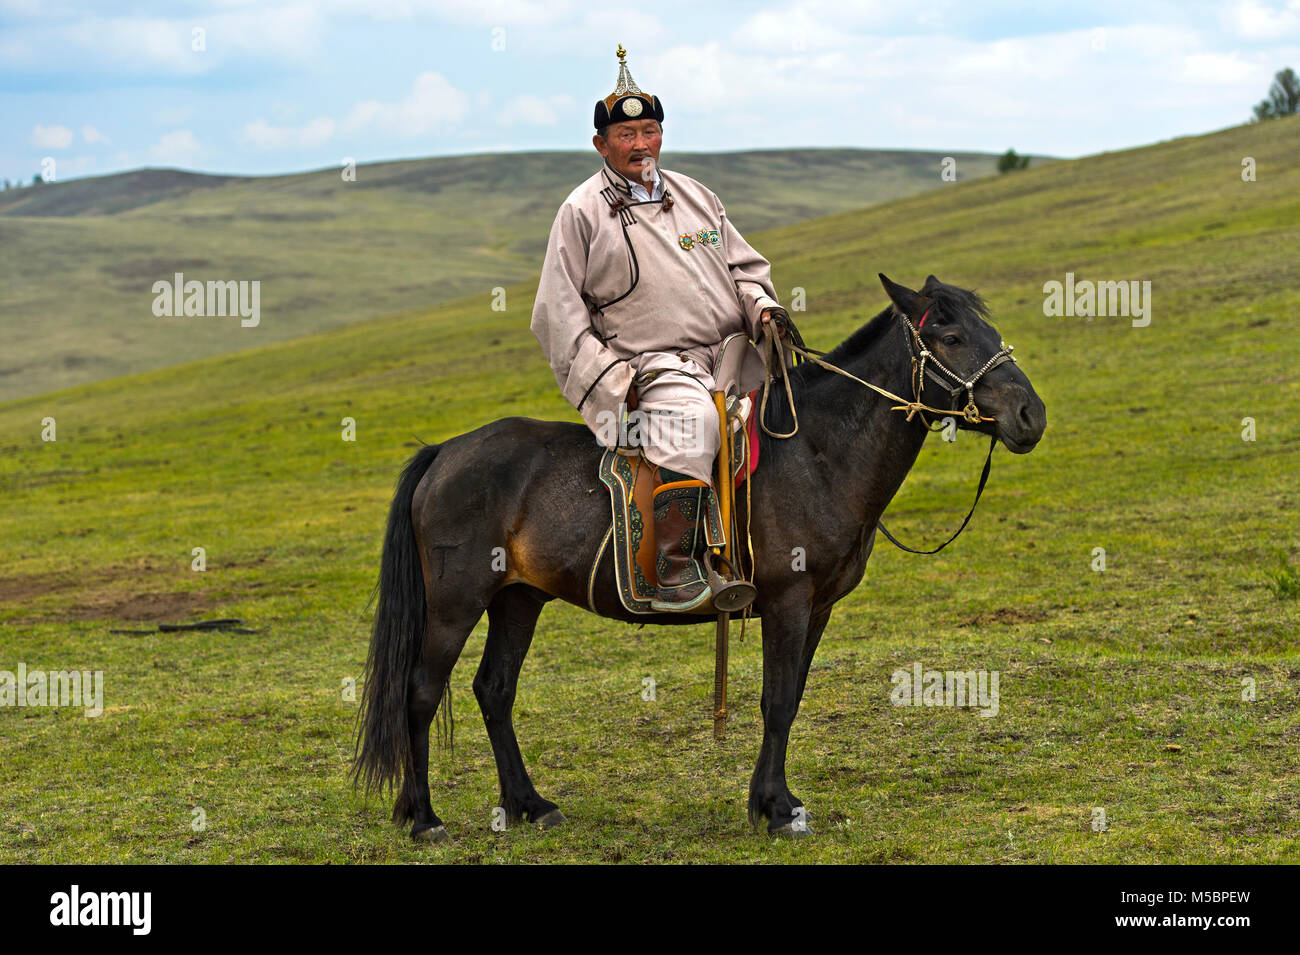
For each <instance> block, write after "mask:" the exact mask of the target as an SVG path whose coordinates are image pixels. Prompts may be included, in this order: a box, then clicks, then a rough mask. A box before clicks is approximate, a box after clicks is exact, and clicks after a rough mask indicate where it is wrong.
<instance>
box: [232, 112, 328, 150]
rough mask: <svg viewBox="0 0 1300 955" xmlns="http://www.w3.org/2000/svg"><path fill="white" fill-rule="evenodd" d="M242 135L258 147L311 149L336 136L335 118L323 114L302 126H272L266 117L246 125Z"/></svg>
mask: <svg viewBox="0 0 1300 955" xmlns="http://www.w3.org/2000/svg"><path fill="white" fill-rule="evenodd" d="M241 135H242V136H243V137H244V139H245V140H247V141H248V142H250V143H252V144H253V145H254V146H256V147H257V148H258V149H288V148H299V149H311V148H314V147H317V146H323V145H325V144H326V143H327V142H329V141H330V139H331V138H333V136H334V120H332V119H329V118H328V117H325V116H322V117H320V118H318V119H313V120H312V121H311V122H310V123H304V124H303V125H301V126H272V125H271V124H270V123H268V122H267V121H266V120H264V119H259V120H255V121H254V122H251V123H249V124H248V125H247V126H245V127H244V129H243V131H242V133H241Z"/></svg>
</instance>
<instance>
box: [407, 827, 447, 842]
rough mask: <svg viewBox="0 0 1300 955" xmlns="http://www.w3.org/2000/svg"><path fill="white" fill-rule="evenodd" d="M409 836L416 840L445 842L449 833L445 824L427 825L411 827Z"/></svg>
mask: <svg viewBox="0 0 1300 955" xmlns="http://www.w3.org/2000/svg"><path fill="white" fill-rule="evenodd" d="M411 838H412V839H414V840H415V841H416V842H446V841H448V840H449V839H451V833H450V832H448V831H447V827H446V826H429V827H428V828H427V829H412V830H411Z"/></svg>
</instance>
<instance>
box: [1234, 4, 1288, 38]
mask: <svg viewBox="0 0 1300 955" xmlns="http://www.w3.org/2000/svg"><path fill="white" fill-rule="evenodd" d="M1231 22H1232V25H1233V26H1234V27H1235V29H1236V32H1237V35H1238V36H1241V37H1243V38H1245V39H1248V40H1280V39H1282V38H1283V37H1284V36H1286V35H1287V34H1291V33H1300V0H1290V2H1289V3H1288V4H1287V5H1286V6H1285V8H1283V9H1280V10H1274V9H1273V8H1271V7H1267V6H1265V5H1264V4H1262V3H1259V2H1257V0H1238V2H1237V3H1236V4H1235V5H1234V6H1233V8H1232V15H1231Z"/></svg>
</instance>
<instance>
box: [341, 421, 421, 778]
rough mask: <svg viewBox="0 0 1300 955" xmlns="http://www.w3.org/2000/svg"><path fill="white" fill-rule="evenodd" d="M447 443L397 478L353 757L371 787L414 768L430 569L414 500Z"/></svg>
mask: <svg viewBox="0 0 1300 955" xmlns="http://www.w3.org/2000/svg"><path fill="white" fill-rule="evenodd" d="M440 447H441V445H437V444H426V445H425V446H424V447H422V448H420V450H419V451H417V452H415V455H414V456H413V457H412V458H411V460H410V461H408V462H407V463H406V468H405V469H404V470H403V471H402V476H401V478H399V479H398V482H397V492H396V494H395V495H394V497H393V506H392V508H391V509H390V510H389V512H388V531H387V533H386V534H385V535H384V553H383V558H382V560H381V562H380V568H379V583H378V584H377V585H376V590H377V591H378V593H379V605H378V607H377V608H376V610H375V629H374V632H373V633H372V634H371V636H370V654H369V656H368V657H367V659H366V673H365V685H364V690H363V692H362V698H361V711H360V713H359V714H358V715H357V739H356V746H355V748H354V751H353V758H352V778H353V784H354V785H355V784H356V783H358V782H359V783H362V784H363V785H364V786H365V790H366V792H370V791H372V790H382V789H383V788H384V787H385V786H387V787H388V788H390V789H391V788H392V787H393V786H394V785H396V784H399V783H400V782H401V781H402V776H403V775H404V774H409V773H410V771H411V770H412V768H413V763H412V756H411V733H410V728H409V726H408V724H407V715H406V702H407V687H408V686H409V684H410V676H411V673H412V672H413V671H414V670H415V668H416V667H417V666H419V665H420V660H421V657H422V656H423V648H424V628H425V616H426V613H425V605H424V574H423V572H422V570H421V568H420V553H419V550H418V549H417V548H416V546H415V528H414V526H413V523H412V520H411V498H412V497H414V495H415V489H416V487H417V486H418V485H419V483H420V479H421V478H423V477H424V473H425V472H426V471H428V470H429V465H431V464H432V463H433V459H434V458H436V457H437V456H438V449H439V448H440Z"/></svg>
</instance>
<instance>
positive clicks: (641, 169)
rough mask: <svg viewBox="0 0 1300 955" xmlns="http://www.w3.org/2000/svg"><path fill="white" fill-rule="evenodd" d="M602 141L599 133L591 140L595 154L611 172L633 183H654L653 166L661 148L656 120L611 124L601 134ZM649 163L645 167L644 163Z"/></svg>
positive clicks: (660, 138)
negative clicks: (620, 174)
mask: <svg viewBox="0 0 1300 955" xmlns="http://www.w3.org/2000/svg"><path fill="white" fill-rule="evenodd" d="M605 136H606V137H608V138H602V137H601V135H600V134H599V133H597V134H596V135H595V136H593V137H592V139H591V142H592V145H594V146H595V147H596V152H598V153H600V154H601V155H602V156H604V157H605V159H606V160H608V162H609V164H610V165H611V166H612V167H614V169H615V170H617V171H618V172H621V173H622V174H623V175H624V176H626V177H627V178H629V179H631V180H632V181H633V182H644V183H647V184H648V183H651V182H654V178H655V177H654V173H653V172H652V171H651V170H652V168H653V167H654V166H658V165H659V149H660V147H661V146H662V145H663V140H664V131H663V127H661V126H660V125H659V122H658V121H657V120H653V119H635V120H630V121H628V122H626V123H614V124H613V125H611V126H610V127H609V128H608V129H606V130H605ZM647 159H648V160H651V163H650V164H647V162H646V160H647Z"/></svg>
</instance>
